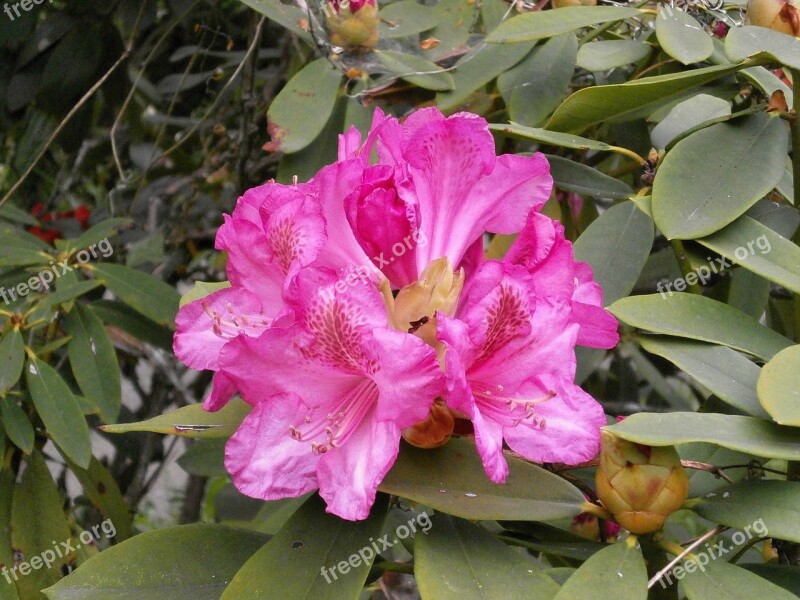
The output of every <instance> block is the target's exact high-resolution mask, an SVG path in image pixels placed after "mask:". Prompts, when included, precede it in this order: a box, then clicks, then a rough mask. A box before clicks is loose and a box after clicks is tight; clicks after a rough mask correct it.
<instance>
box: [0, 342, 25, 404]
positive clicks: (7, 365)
mask: <svg viewBox="0 0 800 600" xmlns="http://www.w3.org/2000/svg"><path fill="white" fill-rule="evenodd" d="M24 362H25V340H23V339H22V334H21V333H20V332H19V330H18V329H11V330H10V331H7V332H6V333H5V334H4V335H3V337H2V339H0V393H2V392H5V391H7V390H10V389H11V388H12V387H14V386H15V385H16V384H17V381H19V378H20V375H22V365H23V363H24Z"/></svg>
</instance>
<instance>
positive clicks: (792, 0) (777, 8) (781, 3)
mask: <svg viewBox="0 0 800 600" xmlns="http://www.w3.org/2000/svg"><path fill="white" fill-rule="evenodd" d="M747 20H748V21H749V22H750V24H751V25H757V26H758V27H767V28H769V29H772V30H773V31H778V32H780V33H785V34H787V35H792V36H794V37H799V36H800V0H749V1H748V3H747Z"/></svg>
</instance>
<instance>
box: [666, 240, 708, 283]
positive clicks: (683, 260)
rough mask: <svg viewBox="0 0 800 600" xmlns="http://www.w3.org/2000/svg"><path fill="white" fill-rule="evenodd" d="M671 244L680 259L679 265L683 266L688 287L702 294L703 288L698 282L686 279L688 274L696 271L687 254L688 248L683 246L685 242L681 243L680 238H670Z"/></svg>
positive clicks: (682, 271) (684, 278) (682, 272)
mask: <svg viewBox="0 0 800 600" xmlns="http://www.w3.org/2000/svg"><path fill="white" fill-rule="evenodd" d="M670 245H672V250H673V252H675V258H677V259H678V265H679V266H680V268H681V274H682V275H683V280H684V282H686V287H687V289H688V290H689V291H690V292H691V293H692V294H701V295H702V293H703V290H702V289H700V286H699V285H697V283H694V284H690V283H689V282H688V281H686V276H687V275H688V274H689V273H694V269H692V265H691V263H690V262H689V257H688V256H687V255H686V249H685V248H684V247H683V243H681V241H680V240H670ZM695 279H696V277H695Z"/></svg>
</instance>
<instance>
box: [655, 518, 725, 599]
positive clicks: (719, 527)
mask: <svg viewBox="0 0 800 600" xmlns="http://www.w3.org/2000/svg"><path fill="white" fill-rule="evenodd" d="M726 529H727V527H725V526H724V525H717V526H716V527H714V529H712V530H711V531H708V532H706V533H705V534H703V535H701V536H700V537H699V538H697V539H696V540H695V541H694V542H693V543H692V544H691V545H690V546H688V547H687V548H686V549H684V550H683V551H681V552H680V553H678V555H677V556H676V557H675V558H674V559H673V560H671V561H670V562H669V564H667V566H666V567H664V568H663V569H661V570H660V571H659V572H658V573H656V574H655V575H653V578H652V579H651V580H650V581H648V582H647V589H648V590H649V589H651V588H652V587H653V586H654V585H655V584H656V583H658V580H659V579H661V578H662V577H663V576H664V575H666V574H667V573H669V572H670V571H671V570H672V568H673V567H674V566H675V565H677V564H678V563H679V562H681V561H682V560H683V559H684V558H685V557H686V555H688V554H690V553H691V551H692V550H694V549H695V548H697V547H698V546H699V545H700V544H702V543H703V542H705V541H706V540H710V539H711V538H712V537H714V536H715V535H717V534H719V533H722V532H723V531H725V530H726ZM678 548H680V546H678ZM667 550H668V551H669V552H672V551H673V550H672V549H671V547H670V548H668V549H667Z"/></svg>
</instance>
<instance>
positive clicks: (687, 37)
mask: <svg viewBox="0 0 800 600" xmlns="http://www.w3.org/2000/svg"><path fill="white" fill-rule="evenodd" d="M656 37H657V38H658V43H659V44H660V45H661V48H662V50H664V52H666V53H667V54H669V55H670V56H671V57H672V58H674V59H675V60H677V61H678V62H681V63H683V64H684V65H690V64H692V63H697V62H701V61H704V60H705V59H707V58H708V57H709V56H711V54H712V53H713V52H714V43H713V42H712V41H711V36H710V35H708V33H706V31H705V29H703V26H702V25H701V24H700V23H698V22H697V19H695V18H694V17H692V16H691V15H689V14H687V13H686V12H684V11H683V10H680V9H679V8H674V7H672V6H660V7H659V8H658V16H657V17H656Z"/></svg>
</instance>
